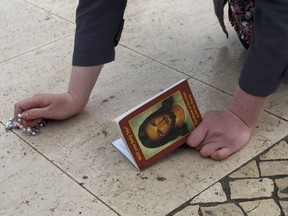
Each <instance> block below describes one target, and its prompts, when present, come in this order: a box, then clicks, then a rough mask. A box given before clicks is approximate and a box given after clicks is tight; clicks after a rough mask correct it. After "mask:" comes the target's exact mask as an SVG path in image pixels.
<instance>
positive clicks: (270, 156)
mask: <svg viewBox="0 0 288 216" xmlns="http://www.w3.org/2000/svg"><path fill="white" fill-rule="evenodd" d="M260 159H261V160H275V159H288V143H287V142H286V141H281V142H279V143H277V145H276V146H274V147H273V148H271V149H270V150H269V151H268V152H267V153H266V154H264V155H262V156H261V157H260Z"/></svg>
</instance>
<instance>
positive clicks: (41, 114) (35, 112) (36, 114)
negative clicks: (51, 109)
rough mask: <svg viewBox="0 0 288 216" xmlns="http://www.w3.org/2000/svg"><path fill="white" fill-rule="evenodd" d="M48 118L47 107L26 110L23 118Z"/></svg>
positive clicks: (27, 119)
mask: <svg viewBox="0 0 288 216" xmlns="http://www.w3.org/2000/svg"><path fill="white" fill-rule="evenodd" d="M42 118H47V108H46V107H44V108H34V109H29V110H26V111H24V112H23V113H22V119H24V120H26V121H33V120H36V119H42Z"/></svg>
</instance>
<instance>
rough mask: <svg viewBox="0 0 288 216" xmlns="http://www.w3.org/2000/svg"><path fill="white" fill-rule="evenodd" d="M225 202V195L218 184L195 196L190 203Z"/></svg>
mask: <svg viewBox="0 0 288 216" xmlns="http://www.w3.org/2000/svg"><path fill="white" fill-rule="evenodd" d="M226 200H227V198H226V194H225V193H224V191H223V188H222V185H221V184H220V183H219V182H218V183H216V184H214V185H212V186H211V187H209V188H208V189H207V190H205V191H203V192H202V193H201V194H200V195H198V196H196V197H195V198H194V199H193V200H192V202H191V203H192V204H193V203H207V202H225V201H226Z"/></svg>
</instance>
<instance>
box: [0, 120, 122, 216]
mask: <svg viewBox="0 0 288 216" xmlns="http://www.w3.org/2000/svg"><path fill="white" fill-rule="evenodd" d="M0 124H2V125H3V126H4V127H5V125H4V124H3V123H2V122H1V121H0ZM11 132H12V133H13V134H14V135H16V136H17V137H18V138H19V139H21V140H22V141H23V142H24V143H26V144H27V145H28V146H30V147H31V148H32V149H33V150H34V151H36V152H37V153H38V154H40V155H41V156H42V157H43V158H44V159H46V160H47V161H49V162H50V163H51V164H52V165H53V166H55V167H56V168H57V169H59V170H60V171H61V172H62V173H64V174H65V175H66V176H67V177H68V178H70V179H71V180H72V181H73V182H75V183H76V184H77V185H79V186H81V187H82V188H83V189H84V190H85V191H87V192H88V193H89V194H90V195H92V196H93V197H95V198H96V199H97V200H99V201H100V202H101V203H102V204H104V205H105V206H106V207H108V208H109V209H110V210H111V211H113V212H114V213H115V214H117V215H119V216H120V214H119V213H118V212H117V211H116V210H115V209H114V208H112V207H111V206H109V205H108V204H107V203H106V202H105V201H104V200H102V199H101V198H100V197H98V196H97V195H96V194H94V193H93V192H92V191H91V190H89V189H88V188H86V187H84V186H83V184H82V183H81V182H78V181H77V180H76V179H74V178H73V177H72V176H71V175H70V174H69V173H67V172H66V171H65V170H64V169H62V168H61V167H60V166H59V165H57V164H56V163H55V162H53V161H52V160H51V159H49V158H48V157H47V156H46V155H44V154H43V153H42V152H40V151H39V150H38V149H37V148H35V147H34V146H33V145H32V144H30V143H29V142H27V141H26V140H25V139H24V138H22V137H21V136H19V135H18V134H17V133H15V132H14V131H13V130H11Z"/></svg>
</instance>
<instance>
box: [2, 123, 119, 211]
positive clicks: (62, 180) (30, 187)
mask: <svg viewBox="0 0 288 216" xmlns="http://www.w3.org/2000/svg"><path fill="white" fill-rule="evenodd" d="M0 131H1V134H2V135H1V136H0V143H1V145H0V164H1V169H0V183H1V187H0V200H1V202H0V215H43V216H45V215H47V216H48V215H61V216H62V215H63V216H66V215H67V216H68V215H107V216H112V215H117V214H116V213H115V212H113V211H112V210H111V209H109V208H108V207H107V206H106V205H104V204H103V203H101V202H100V201H99V200H98V199H97V198H96V197H94V196H92V195H91V194H90V193H89V192H87V191H86V190H84V189H83V188H82V187H81V186H80V185H79V184H77V183H76V182H75V181H73V180H72V179H71V178H70V177H69V176H67V175H66V174H65V173H63V172H62V171H61V170H60V169H58V168H57V167H56V166H54V165H52V164H51V162H49V161H48V160H47V158H45V157H44V156H43V155H40V154H39V153H38V152H36V151H35V150H34V149H32V148H31V147H30V146H29V145H28V144H27V143H24V142H23V141H22V140H21V139H20V138H18V137H17V136H15V134H13V133H11V132H9V131H5V132H4V129H3V127H0Z"/></svg>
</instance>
